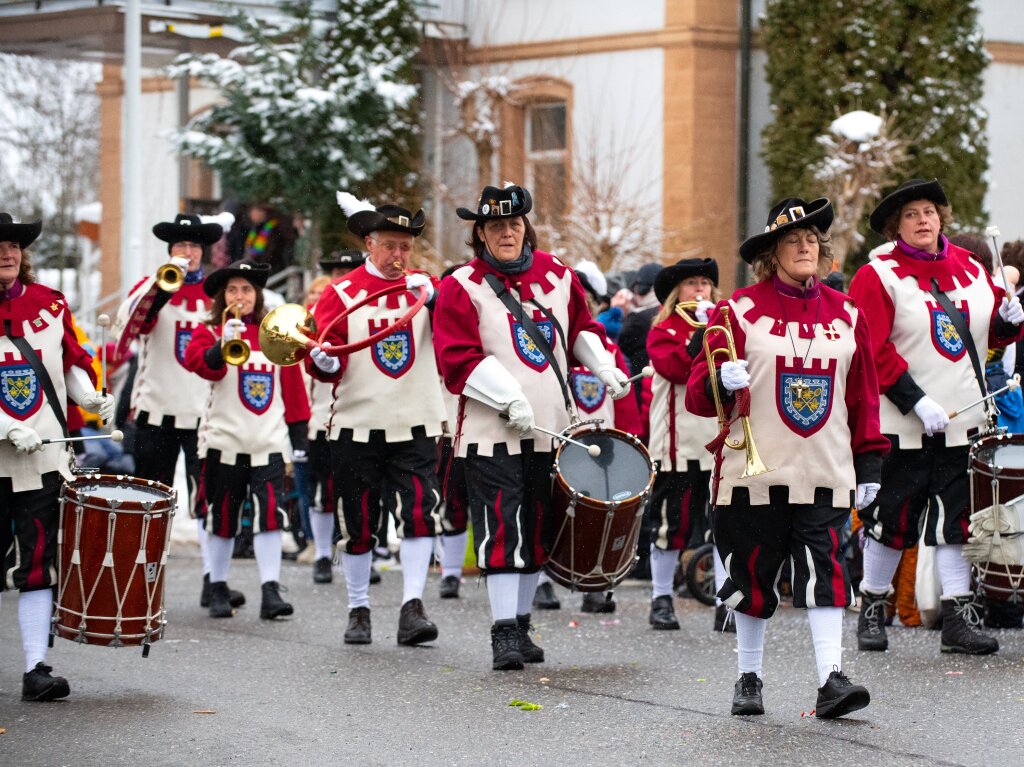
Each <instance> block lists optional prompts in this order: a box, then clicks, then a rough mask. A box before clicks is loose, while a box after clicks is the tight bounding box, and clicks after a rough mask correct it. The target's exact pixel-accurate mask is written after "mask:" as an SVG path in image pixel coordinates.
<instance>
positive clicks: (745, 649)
mask: <svg viewBox="0 0 1024 767" xmlns="http://www.w3.org/2000/svg"><path fill="white" fill-rule="evenodd" d="M832 217H833V214H832V205H831V203H830V202H829V201H828V200H827V199H825V198H821V199H817V200H814V201H812V202H806V201H804V200H801V199H796V198H790V199H787V200H784V201H782V202H780V203H778V204H777V205H776V206H775V207H773V208H772V210H771V212H770V213H769V215H768V223H767V226H766V228H765V231H764V232H763V233H761V234H757V235H755V236H753V237H751V238H749V239H748V240H746V242H744V243H743V244H742V245H741V246H740V255H741V256H742V257H743V260H744V261H746V262H747V263H749V264H752V266H753V269H754V276H755V278H756V279H757V282H756V284H754V285H752V286H750V287H747V288H743V289H741V290H738V291H737V292H736V293H735V294H734V295H733V297H732V298H731V299H730V300H729V301H727V302H725V303H722V304H719V306H718V308H717V309H716V310H715V311H714V312H712V314H711V316H710V318H709V320H708V328H707V329H706V330H705V333H706V336H705V338H706V341H707V343H708V344H709V345H710V346H712V347H713V348H715V349H722V348H725V347H727V338H726V337H725V336H726V334H725V333H724V332H722V331H718V330H716V329H715V327H714V326H718V325H725V324H726V319H727V317H728V321H729V323H730V325H731V329H732V336H733V338H734V341H735V354H734V355H728V356H730V357H732V358H731V359H726V360H725V361H723V356H725V355H723V354H721V353H718V354H716V355H715V356H714V363H713V364H714V366H715V367H714V369H713V370H709V367H708V365H709V360H708V358H707V355H704V356H702V357H700V358H698V359H697V360H696V361H695V362H694V364H693V369H692V372H691V374H690V379H689V381H688V383H687V386H686V406H687V409H689V410H690V411H691V412H693V413H695V414H697V415H702V416H710V415H715V414H716V407H715V402H714V395H715V393H716V388H717V393H718V395H719V396H720V397H721V399H722V401H723V404H724V409H725V411H726V413H729V414H731V415H730V420H731V419H732V418H735V416H736V415H737V414H738V413H736V412H734V411H735V410H736V409H737V408H738V409H739V410H740V411H742V410H745V409H746V407H747V406H748V405H749V421H748V422H747V423H748V424H749V431H750V433H751V434H752V435H753V437H754V438H756V440H757V441H759V442H761V444H762V445H770V446H771V448H772V449H771V453H770V456H769V461H768V463H769V464H770V465H769V467H768V468H769V469H770V471H768V472H764V471H763V469H764V467H763V466H759V465H758V464H759V459H758V458H757V455H756V450H754V449H753V444H752V443H750V444H748V445H747V450H746V451H745V453H744V451H739V450H722V451H721V453H720V454H719V456H718V457H717V458H716V478H715V479H716V483H717V488H716V490H717V500H715V501H714V503H715V512H714V535H715V543H716V544H717V546H718V548H719V551H720V553H721V555H722V559H723V560H724V562H725V566H726V570H727V572H728V578H727V579H726V582H725V585H724V586H723V587H722V588H721V589H720V590H719V592H718V596H719V598H721V600H722V601H723V602H724V603H725V604H726V605H728V606H729V607H731V608H733V610H735V617H736V641H737V644H738V647H739V672H740V678H739V680H738V681H737V682H736V686H735V694H734V697H733V702H732V713H733V714H762V713H764V704H763V702H762V696H761V687H762V682H761V665H762V656H763V645H764V631H765V624H766V621H767V619H768V618H770V617H771V616H772V615H773V614H774V613H775V610H776V608H777V607H778V594H777V592H776V590H775V584H776V581H777V579H778V575H779V571H780V570H781V568H782V566H783V564H784V563H785V562H786V560H787V559H790V558H792V562H793V574H792V580H793V604H794V606H796V607H803V608H807V618H808V622H809V623H810V626H811V636H812V637H813V640H814V650H815V655H816V658H817V667H818V683H819V685H820V687H819V689H818V700H817V706H816V713H817V716H818V717H820V718H834V717H838V716H843V715H844V714H848V713H850V712H851V711H856V710H857V709H860V708H863V707H864V706H866V705H868V702H869V700H870V696H869V695H868V691H867V690H866V689H864V688H863V687H861V686H860V685H855V684H853V683H852V682H850V680H849V679H847V677H846V676H845V675H844V674H843V672H842V670H841V669H842V650H841V639H842V629H843V609H844V608H845V607H847V606H848V605H850V604H852V602H853V590H852V587H851V585H850V578H849V575H848V573H847V569H846V562H845V559H844V557H843V549H842V546H841V544H840V540H841V535H842V531H843V527H844V525H845V524H846V521H847V519H848V518H849V516H850V507H851V505H852V504H853V503H854V501H855V500H856V502H857V505H858V506H863V505H865V503H866V502H867V501H870V500H871V497H873V495H874V493H875V492H877V490H878V484H879V476H880V470H881V463H882V455H883V454H884V452H885V451H886V450H887V449H888V446H889V443H888V441H887V440H886V439H885V438H884V437H883V436H882V435H881V433H880V431H879V428H878V388H877V383H876V381H875V367H874V361H873V359H872V356H871V347H870V344H869V339H868V328H867V325H866V323H865V318H864V316H863V314H862V313H861V312H860V311H859V310H858V309H857V307H856V306H855V305H854V303H853V302H852V301H851V300H850V299H849V297H847V296H845V295H843V294H842V293H838V292H836V291H834V290H832V289H831V288H828V287H826V286H824V285H822V284H821V282H820V280H821V278H822V277H823V276H824V275H825V274H827V273H828V271H829V269H830V268H831V266H832V256H831V253H830V249H829V246H828V240H827V238H826V235H825V233H826V232H827V231H828V229H829V227H830V226H831V224H832ZM743 425H744V424H743V423H742V422H741V421H734V422H733V423H732V424H731V438H732V440H733V441H736V440H739V439H740V438H741V437H742V435H743V431H744V430H743V428H742V427H743ZM750 475H752V476H750ZM713 492H714V491H713Z"/></svg>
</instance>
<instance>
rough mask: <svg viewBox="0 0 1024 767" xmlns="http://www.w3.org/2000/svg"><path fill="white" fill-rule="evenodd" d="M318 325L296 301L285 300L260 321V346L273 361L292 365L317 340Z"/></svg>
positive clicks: (304, 354)
mask: <svg viewBox="0 0 1024 767" xmlns="http://www.w3.org/2000/svg"><path fill="white" fill-rule="evenodd" d="M316 337H317V327H316V321H315V320H314V319H313V314H312V312H310V311H309V310H308V309H306V307H304V306H300V305H299V304H284V305H282V306H279V307H277V308H276V309H274V310H273V311H271V312H270V313H268V314H267V316H266V317H264V318H263V322H261V323H260V333H259V338H260V350H261V351H262V352H263V354H264V356H266V358H267V359H269V360H270V361H271V362H273V363H274V364H275V365H283V366H288V365H295V364H296V363H298V362H300V361H302V360H303V359H304V358H305V356H306V355H307V354H308V353H309V348H310V347H311V346H313V345H314V344H315V343H316Z"/></svg>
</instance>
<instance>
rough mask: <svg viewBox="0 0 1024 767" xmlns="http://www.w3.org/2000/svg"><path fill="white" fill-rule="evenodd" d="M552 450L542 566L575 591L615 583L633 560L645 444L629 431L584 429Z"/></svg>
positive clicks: (645, 476)
mask: <svg viewBox="0 0 1024 767" xmlns="http://www.w3.org/2000/svg"><path fill="white" fill-rule="evenodd" d="M571 436H572V438H573V439H575V440H577V441H578V442H582V443H583V444H584V445H587V446H588V447H589V446H590V445H597V446H598V447H599V448H601V454H600V455H599V456H596V457H593V456H591V455H590V454H589V453H588V452H587V451H586V450H584V449H583V448H581V447H579V446H577V445H573V444H571V443H568V442H564V443H562V445H561V446H560V447H559V448H558V451H557V452H556V453H555V463H554V469H553V471H554V488H553V499H552V512H553V513H552V523H553V526H552V527H551V528H549V529H550V530H551V533H552V534H551V537H550V538H549V540H551V542H552V543H551V547H550V551H549V554H548V561H547V564H546V565H545V569H546V570H547V572H548V574H549V575H550V576H551V579H552V580H553V581H555V582H556V583H560V584H561V585H563V586H566V587H568V588H571V589H575V590H576V591H606V590H608V589H612V588H614V587H615V586H616V585H617V584H618V583H619V582H621V581H622V579H623V578H625V577H626V574H627V573H628V572H629V570H630V568H631V567H632V566H633V563H634V561H635V559H636V546H637V538H638V537H639V535H640V525H641V523H642V520H643V513H644V507H645V506H646V505H647V501H648V500H649V498H650V495H651V487H652V485H653V484H654V465H653V464H652V463H651V457H650V455H648V453H647V449H646V448H645V447H644V446H643V444H642V443H641V442H640V440H639V439H637V438H636V437H635V436H633V435H632V434H627V433H626V432H624V431H618V430H616V429H604V428H600V427H598V426H589V427H587V428H584V429H581V430H578V431H576V432H573V433H572V434H571Z"/></svg>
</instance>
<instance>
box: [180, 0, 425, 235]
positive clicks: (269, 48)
mask: <svg viewBox="0 0 1024 767" xmlns="http://www.w3.org/2000/svg"><path fill="white" fill-rule="evenodd" d="M281 10H282V12H283V17H282V18H280V19H276V20H272V21H267V19H265V18H263V19H260V18H256V17H253V16H248V15H246V14H244V13H240V14H238V15H237V16H235V17H234V19H233V20H232V24H234V25H236V26H237V27H239V28H240V29H241V30H242V31H243V32H244V33H245V35H246V36H247V39H248V40H249V41H250V42H249V43H248V44H246V45H243V46H242V47H239V48H237V49H235V50H234V51H233V52H232V53H231V54H230V57H228V58H221V57H219V56H216V55H214V54H205V55H195V54H186V55H184V56H181V57H179V59H178V60H177V61H176V62H175V64H174V65H173V66H172V67H171V68H170V73H171V76H173V77H195V78H198V79H199V80H200V81H202V82H204V83H206V84H208V85H210V86H213V87H215V88H216V89H217V90H218V91H219V92H220V96H221V99H220V100H219V101H218V102H217V103H216V104H215V105H214V106H213V107H212V108H211V109H210V110H208V111H206V112H204V113H202V114H201V115H199V116H198V117H197V118H196V119H194V120H193V121H192V122H191V124H190V125H189V126H187V128H186V129H184V130H182V131H181V132H179V133H178V134H177V135H176V136H175V143H176V145H177V147H178V149H179V151H181V152H182V153H184V154H186V155H189V156H192V157H197V158H199V159H201V160H203V161H204V162H205V163H206V164H207V165H209V166H210V167H212V168H214V169H215V170H217V171H218V172H219V174H220V177H221V179H222V181H223V183H224V185H225V187H226V188H228V189H230V190H231V191H233V192H234V193H235V194H237V195H238V196H239V197H241V198H242V199H243V200H251V201H255V200H268V201H270V202H273V203H275V204H277V205H280V206H282V207H284V208H286V209H289V210H292V211H300V212H303V213H305V214H307V215H310V216H312V217H313V220H314V230H315V231H316V230H317V229H318V225H317V224H318V222H319V221H320V220H322V218H323V216H324V214H325V212H327V211H330V210H331V209H332V208H334V207H335V201H334V200H335V193H336V192H337V190H338V189H343V190H351V191H357V192H358V193H359V194H360V195H362V196H369V195H372V194H373V193H374V192H376V191H378V190H379V189H381V188H382V187H383V188H386V189H387V190H388V192H389V193H390V194H396V193H400V191H401V190H400V189H397V187H403V186H406V187H407V186H409V185H411V184H412V183H414V182H415V175H414V174H413V173H412V171H411V170H410V167H411V165H412V163H413V161H414V158H415V152H416V137H417V134H418V123H417V117H418V114H417V111H416V107H415V97H416V96H417V93H418V86H417V84H416V82H415V71H414V68H413V58H414V56H415V55H416V53H417V51H418V49H419V37H418V32H417V29H416V26H415V22H416V14H415V9H414V8H413V0H348V2H345V3H338V10H337V12H336V13H330V14H324V13H323V12H321V11H317V10H315V9H314V8H313V7H312V3H311V1H310V0H297V1H296V2H288V3H282V4H281ZM314 239H316V235H314Z"/></svg>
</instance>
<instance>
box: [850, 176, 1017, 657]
mask: <svg viewBox="0 0 1024 767" xmlns="http://www.w3.org/2000/svg"><path fill="white" fill-rule="evenodd" d="M951 221H952V215H951V210H950V207H949V201H948V200H947V199H946V194H945V192H944V191H943V189H942V186H941V185H940V184H939V182H938V179H932V180H931V181H928V180H923V179H912V180H910V181H907V182H905V183H903V184H901V185H900V186H899V187H898V188H897V189H896V191H895V192H893V193H892V194H890V195H889V196H888V197H886V198H885V199H883V200H882V201H881V202H880V203H879V204H878V207H876V208H875V210H874V211H873V212H872V214H871V217H870V223H871V228H872V229H874V230H875V231H876V232H878V233H879V234H882V235H884V236H885V237H886V239H888V240H890V241H891V242H892V243H893V246H892V249H891V250H890V251H889V252H888V253H884V254H882V255H880V256H879V257H878V258H876V259H875V260H874V261H872V262H870V263H868V264H866V265H865V266H864V267H863V268H861V269H860V270H859V271H858V272H857V274H856V275H855V276H854V278H853V282H852V284H851V285H850V295H851V296H852V297H853V298H854V300H856V301H857V303H858V305H860V306H863V307H864V313H865V315H866V318H867V322H868V328H869V330H870V332H871V346H872V349H873V351H874V354H875V358H876V360H877V363H878V384H879V387H880V391H881V392H882V393H883V394H885V396H884V397H882V401H881V419H882V431H883V432H885V433H886V434H887V435H890V439H891V440H892V443H893V451H892V453H891V454H890V455H889V456H888V458H886V460H885V463H884V464H883V466H882V490H881V491H880V492H879V494H878V497H877V498H876V499H875V502H874V503H872V504H871V505H869V506H868V507H867V508H865V509H864V510H863V511H861V512H860V518H861V520H863V522H864V530H865V533H866V536H867V538H866V544H865V547H864V578H863V580H862V581H861V585H860V590H861V597H862V606H861V613H860V619H859V621H858V625H857V644H858V646H859V648H860V649H861V650H885V649H886V647H888V638H887V636H886V633H885V602H886V600H887V598H888V595H889V593H890V591H891V584H892V578H893V575H894V574H895V572H896V568H897V566H898V565H899V562H900V557H901V555H902V552H903V550H904V549H908V548H912V547H913V546H915V545H916V544H917V541H918V537H919V536H920V530H921V527H923V528H924V542H925V545H926V546H936V547H937V548H936V550H935V561H936V567H937V569H938V573H939V580H940V582H941V584H942V592H943V593H942V600H941V602H942V637H941V640H940V650H941V651H942V652H954V653H968V654H971V655H985V654H988V653H993V652H996V650H998V649H999V643H998V642H997V641H996V640H995V639H994V638H992V637H989V636H985V635H984V634H981V633H979V632H977V631H975V630H974V628H973V627H972V626H973V625H977V624H978V621H977V608H976V606H975V604H974V595H973V593H972V589H971V568H970V565H969V564H968V562H967V561H966V560H965V559H964V558H963V555H962V553H961V549H962V545H963V544H964V543H965V542H966V541H967V538H968V529H967V528H968V522H969V518H970V514H971V508H970V506H971V491H970V484H969V480H968V474H967V468H968V466H967V465H968V460H967V454H968V442H969V441H970V437H971V434H972V432H974V431H976V430H977V429H978V428H979V427H982V426H983V425H984V423H985V420H986V413H985V409H984V408H980V407H979V408H974V409H972V410H968V411H966V412H965V413H964V414H963V415H961V416H959V417H958V418H956V419H955V420H953V421H950V420H949V417H948V415H947V412H948V411H951V410H954V409H957V408H959V407H961V406H962V405H966V404H968V403H970V402H972V401H974V400H976V399H978V395H979V391H982V392H983V393H987V392H984V389H985V386H984V378H983V375H984V373H983V370H982V367H981V366H983V365H984V360H985V356H986V353H987V351H988V349H989V348H991V347H1002V346H1006V345H1007V344H1010V343H1012V342H1014V341H1016V340H1017V339H1019V338H1020V336H1021V328H1022V326H1021V323H1022V322H1024V309H1022V308H1021V305H1020V301H1019V300H1018V299H1017V298H1012V299H1008V298H1007V297H1006V295H1005V291H1004V290H1003V289H1002V288H1000V287H997V286H996V285H994V284H993V282H992V279H991V278H990V277H989V275H988V274H987V273H986V271H985V270H984V269H983V268H981V267H980V266H979V265H978V264H977V263H976V262H975V261H974V260H973V259H971V257H970V254H969V253H968V252H967V251H965V250H963V249H961V248H958V247H956V246H955V245H952V244H951V243H949V241H948V240H947V239H946V236H945V234H943V229H944V228H945V227H946V226H948V225H949V224H950V223H951ZM947 307H948V308H947ZM954 320H955V321H954ZM958 326H959V327H958ZM961 328H962V329H963V330H962V331H961ZM965 336H966V337H965ZM975 355H976V358H977V359H978V363H974V362H972V357H974V356H975ZM922 517H923V523H922Z"/></svg>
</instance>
